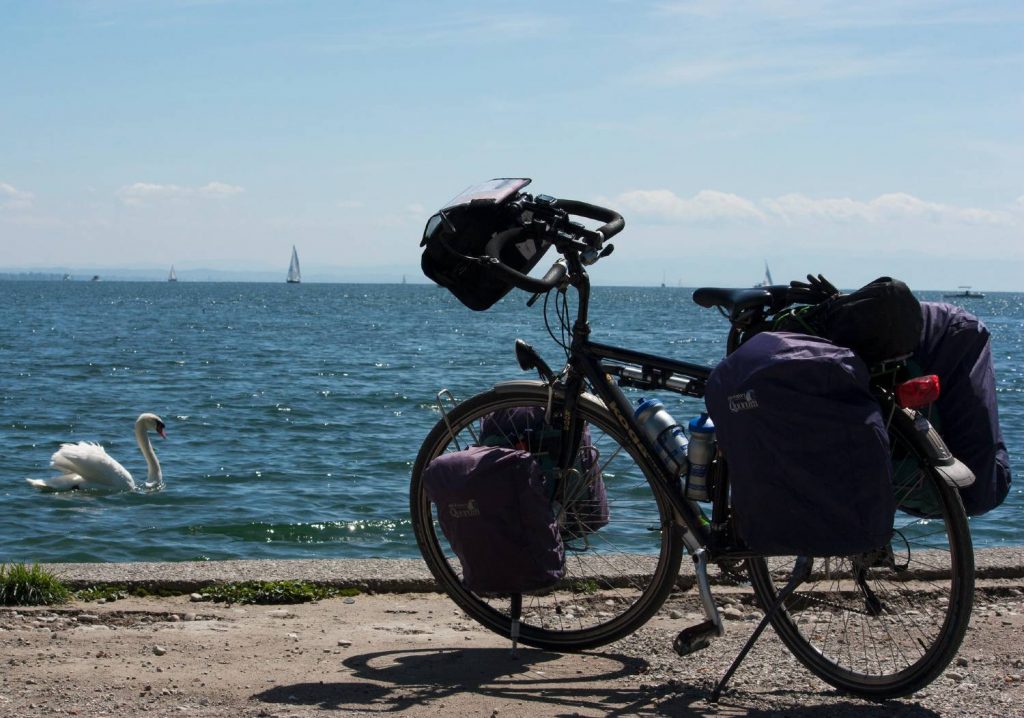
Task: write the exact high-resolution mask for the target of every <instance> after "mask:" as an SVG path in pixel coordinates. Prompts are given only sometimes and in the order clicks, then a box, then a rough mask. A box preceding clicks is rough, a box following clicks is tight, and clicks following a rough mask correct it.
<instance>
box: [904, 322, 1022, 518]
mask: <svg viewBox="0 0 1024 718" xmlns="http://www.w3.org/2000/svg"><path fill="white" fill-rule="evenodd" d="M921 311H922V315H923V317H924V330H923V332H922V334H921V345H920V346H919V347H918V349H917V352H916V353H915V354H914V357H913V364H915V365H916V368H917V369H918V370H919V371H920V373H923V374H937V375H938V377H939V382H940V383H941V386H942V391H941V393H940V395H939V399H938V401H937V402H936V403H935V406H934V408H935V410H936V411H933V412H931V413H930V419H931V421H932V423H933V424H934V425H935V428H936V429H937V430H938V431H939V434H940V435H941V436H942V438H943V439H944V440H945V442H946V445H947V446H948V447H949V450H950V451H951V452H952V453H953V455H954V456H956V457H957V458H958V459H960V460H961V461H963V462H964V463H965V464H967V466H968V467H969V468H970V469H971V471H972V472H974V476H975V482H974V483H973V484H972V485H971V486H967V487H964V488H961V489H960V497H961V498H962V499H963V502H964V509H966V511H967V513H968V515H970V516H978V515H979V514H983V513H985V512H986V511H991V510H992V509H994V508H995V507H996V506H999V504H1001V503H1002V502H1003V499H1005V498H1006V495H1007V493H1009V491H1010V459H1009V456H1008V455H1007V452H1006V444H1005V443H1003V435H1002V432H1001V431H1000V429H999V411H998V409H997V407H996V380H995V372H994V370H993V367H992V349H991V344H990V341H989V332H988V329H987V328H986V327H985V325H984V324H983V323H982V322H981V321H980V320H979V319H978V318H977V317H976V316H974V315H973V314H971V313H970V312H968V311H967V310H966V309H963V308H961V307H956V306H953V305H951V304H944V303H939V302H922V303H921Z"/></svg>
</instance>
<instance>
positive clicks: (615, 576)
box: [412, 393, 681, 649]
mask: <svg viewBox="0 0 1024 718" xmlns="http://www.w3.org/2000/svg"><path fill="white" fill-rule="evenodd" d="M546 398H547V395H546V393H539V394H536V395H532V394H531V395H528V396H522V395H520V396H514V397H501V396H493V397H491V398H490V399H488V400H484V401H477V402H476V403H473V404H471V403H470V402H472V401H473V400H468V401H467V402H466V403H465V404H464V405H463V406H462V407H460V410H458V411H455V412H452V413H451V415H449V418H448V419H449V422H450V423H451V428H450V430H444V431H436V434H435V433H432V435H431V438H433V441H432V442H431V441H430V439H429V438H428V443H427V444H425V446H424V449H423V451H422V452H421V456H420V458H419V459H418V460H417V467H420V466H421V465H422V466H425V465H426V463H428V460H429V459H430V458H432V457H434V456H437V455H439V454H440V453H441V452H443V451H448V450H453V449H455V448H456V447H461V448H464V447H465V446H466V445H470V444H473V443H476V438H477V437H475V436H474V435H473V433H472V432H471V431H470V428H471V427H472V428H473V429H474V430H475V429H476V427H477V426H478V424H479V419H480V417H481V416H483V415H485V414H487V413H489V412H491V411H494V410H496V409H499V408H507V407H511V406H522V405H524V404H528V405H531V406H538V405H544V403H545V401H546ZM595 404H596V400H592V399H591V400H588V401H587V402H585V404H584V405H583V406H581V413H580V415H581V417H582V418H583V419H584V420H586V421H587V424H588V428H589V431H590V435H591V440H592V442H593V446H594V447H595V449H596V450H597V453H598V457H599V458H598V462H597V466H599V467H600V471H601V476H602V479H603V481H604V484H605V487H606V490H607V493H608V504H609V521H608V524H607V525H606V526H604V527H602V528H601V529H599V530H597V531H594V532H592V533H590V534H587V535H582V536H575V537H569V536H566V535H564V534H563V539H564V540H565V546H566V552H565V553H566V575H565V578H564V579H563V580H562V581H561V582H560V583H559V584H558V586H557V587H556V588H555V589H554V590H551V591H548V592H545V593H541V594H537V595H526V596H523V608H522V617H521V622H522V623H521V627H520V637H521V640H522V641H523V642H525V643H530V644H533V645H539V646H542V647H545V646H553V647H559V648H562V649H574V648H575V649H579V648H585V647H592V646H596V645H601V644H603V643H607V642H608V641H611V640H615V638H617V637H619V636H620V635H623V634H625V633H628V632H629V631H631V630H633V629H634V628H635V627H636V626H637V625H639V624H640V623H642V622H643V621H644V620H646V619H647V618H648V617H649V616H650V615H651V614H652V613H653V612H654V611H656V610H657V608H658V607H659V606H660V604H661V602H662V601H663V600H664V597H665V595H666V594H667V592H668V590H669V589H670V588H671V585H672V584H673V583H674V580H675V576H676V574H677V573H678V568H679V558H680V553H681V551H680V545H679V539H678V536H677V533H676V532H675V530H674V529H673V528H672V526H671V522H670V521H669V518H668V517H669V516H670V514H669V512H668V510H667V508H666V507H665V506H664V505H662V503H661V502H660V501H659V500H658V499H657V497H656V496H655V494H654V491H653V490H652V488H651V486H650V484H649V483H648V481H647V478H646V476H645V474H644V471H643V469H642V468H641V466H640V465H639V464H638V463H637V460H636V459H635V458H634V457H633V456H632V455H631V454H630V453H629V452H628V451H627V450H626V449H625V448H624V447H623V446H622V445H621V443H620V438H619V432H618V431H617V429H616V427H615V425H613V424H612V420H611V417H610V416H609V415H608V414H607V413H606V412H603V411H602V410H600V407H596V406H595ZM452 435H454V437H455V439H456V440H453V439H452ZM414 473H415V472H414ZM413 491H414V495H413V496H412V500H413V513H414V524H415V525H416V530H417V534H418V536H417V538H418V540H419V542H420V547H421V550H422V551H423V554H424V558H425V559H426V560H427V563H428V565H429V566H430V567H431V570H432V571H433V572H434V575H435V577H436V578H438V580H439V581H440V582H441V583H442V585H443V586H444V587H445V589H446V590H447V591H448V593H449V594H450V595H451V596H452V598H453V599H454V600H455V601H456V602H457V603H458V604H459V605H460V606H461V607H462V608H464V609H465V610H467V612H468V613H469V614H470V615H471V617H473V618H474V619H476V620H478V621H479V622H481V623H483V624H484V625H486V626H487V627H488V628H491V629H492V630H495V631H497V632H499V633H503V634H506V635H507V633H508V631H509V626H510V618H509V615H510V604H511V601H510V599H509V598H508V597H504V596H497V597H494V596H480V595H477V594H475V593H473V592H471V591H468V590H466V589H465V587H463V586H462V584H461V566H460V565H459V562H458V558H457V557H456V556H455V555H454V552H453V551H452V550H451V548H450V546H449V545H448V542H447V540H446V539H445V537H444V535H443V532H442V531H441V529H440V526H439V524H438V522H437V516H436V507H435V506H433V505H432V504H431V503H430V502H429V500H428V499H427V498H426V495H425V492H424V491H422V489H421V488H418V487H417V481H416V476H414V486H413ZM417 514H418V515H419V516H420V517H426V516H428V515H429V516H430V517H431V520H430V521H425V520H422V519H419V520H418V519H417V518H416V515H417Z"/></svg>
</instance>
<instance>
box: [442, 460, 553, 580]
mask: <svg viewBox="0 0 1024 718" xmlns="http://www.w3.org/2000/svg"><path fill="white" fill-rule="evenodd" d="M423 482H424V486H425V488H426V492H427V496H428V497H429V498H430V500H431V501H432V502H434V504H436V505H437V514H438V521H439V523H440V524H441V531H442V532H443V533H444V535H445V537H446V538H447V539H448V542H449V543H450V544H451V547H452V549H453V550H454V551H455V554H456V555H457V556H458V557H459V562H460V563H461V564H462V582H463V584H464V585H465V586H466V588H468V589H469V590H471V591H474V592H476V593H479V594H513V593H528V592H532V591H542V590H544V589H548V588H550V587H552V586H554V585H555V584H556V583H557V582H558V580H559V579H561V578H562V576H563V575H564V574H565V547H564V544H563V543H562V537H561V533H560V532H559V529H558V521H557V519H556V517H555V514H554V511H553V510H552V508H551V501H550V499H549V498H548V495H547V491H546V487H545V485H544V474H543V472H542V471H541V468H540V465H539V464H538V463H537V461H536V459H534V458H533V456H532V455H530V454H529V453H528V452H525V451H520V450H518V449H506V448H502V447H494V446H476V447H470V448H468V449H464V450H463V451H456V452H452V453H447V454H443V455H441V456H439V457H437V458H436V459H434V460H433V461H431V462H430V464H429V465H428V466H427V468H426V469H424V471H423Z"/></svg>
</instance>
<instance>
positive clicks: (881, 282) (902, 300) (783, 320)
mask: <svg viewBox="0 0 1024 718" xmlns="http://www.w3.org/2000/svg"><path fill="white" fill-rule="evenodd" d="M921 327H922V320H921V305H920V303H919V302H918V301H917V298H916V297H915V296H914V293H913V292H911V291H910V288H909V287H908V286H907V285H906V284H904V283H903V282H901V281H900V280H898V279H892V278H891V277H879V278H878V279H876V280H875V281H873V282H870V283H869V284H866V285H864V286H863V287H861V288H860V289H857V290H855V291H853V292H850V293H849V294H839V295H837V296H834V297H831V298H829V299H826V300H825V301H823V302H820V303H818V304H815V305H812V306H809V307H801V308H799V309H797V310H795V311H793V312H788V313H784V314H783V315H781V316H780V318H779V321H778V322H776V325H775V329H776V330H782V331H795V332H800V333H808V334H816V335H819V336H823V337H826V338H828V339H830V340H831V341H833V342H834V343H836V344H838V345H839V346H844V347H849V348H850V349H853V350H854V351H855V352H857V354H859V355H860V357H861V358H862V359H863V360H864V361H866V362H867V363H868V364H876V363H878V362H881V361H884V360H886V359H895V358H897V357H905V356H908V355H910V354H912V353H913V352H914V350H915V349H917V345H918V343H919V342H920V339H921Z"/></svg>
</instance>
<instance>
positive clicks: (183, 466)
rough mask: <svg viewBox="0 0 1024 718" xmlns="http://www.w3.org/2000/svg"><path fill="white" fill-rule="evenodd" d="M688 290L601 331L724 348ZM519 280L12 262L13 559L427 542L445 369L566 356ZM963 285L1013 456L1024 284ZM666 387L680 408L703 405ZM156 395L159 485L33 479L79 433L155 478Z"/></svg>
mask: <svg viewBox="0 0 1024 718" xmlns="http://www.w3.org/2000/svg"><path fill="white" fill-rule="evenodd" d="M690 293H691V292H690V290H686V289H681V288H680V289H677V288H668V289H661V288H610V287H598V288H596V289H595V294H594V306H593V309H592V317H591V318H592V325H593V328H594V336H595V338H596V339H597V340H598V341H605V342H611V343H619V344H623V345H626V346H632V347H635V348H638V349H642V350H646V351H650V352H654V353H660V354H665V355H668V356H673V357H679V358H687V359H691V360H695V361H699V362H704V363H707V364H712V363H714V362H715V361H717V360H719V359H720V358H721V357H722V355H723V353H724V338H725V329H726V322H725V320H724V319H722V318H721V317H720V316H719V315H718V314H717V312H714V311H709V310H704V309H700V308H698V307H697V306H696V305H694V304H693V303H692V302H691V300H690ZM920 296H921V298H922V299H937V298H939V297H940V296H941V295H937V294H929V293H921V294H920ZM525 298H526V297H525V295H523V294H521V293H513V294H511V295H509V296H508V297H506V298H505V299H504V300H503V301H502V302H500V303H499V304H498V305H497V306H496V307H494V308H493V309H491V310H490V311H488V312H483V313H475V312H471V311H470V310H468V309H465V308H464V307H463V306H462V305H461V304H459V303H458V302H457V301H456V300H454V299H453V298H452V297H451V296H450V295H449V294H448V293H447V292H446V291H444V290H441V289H438V288H436V287H434V286H427V285H351V284H333V285H331V284H302V285H285V284H284V283H281V284H223V283H184V282H179V283H176V284H170V283H143V282H94V283H87V282H31V281H24V282H21V281H2V282H0V497H2V502H3V511H2V512H0V562H10V561H28V562H30V561H40V562H53V561H71V562H78V561H178V560H190V559H239V558H245V559H258V558H366V557H403V558H408V557H417V556H418V555H419V554H418V551H417V548H416V544H415V540H414V538H413V536H412V532H411V529H410V525H409V520H408V508H407V505H408V498H407V496H408V479H409V472H410V469H411V465H412V462H413V459H414V458H415V455H416V452H417V450H418V448H419V444H420V441H421V440H422V438H423V437H424V435H425V434H426V432H427V430H428V429H429V427H430V426H431V425H433V423H434V422H435V421H436V420H437V414H436V412H435V410H434V409H433V403H434V396H435V394H436V393H437V391H438V390H439V389H441V388H448V389H451V390H452V391H453V392H454V393H455V394H456V395H457V396H459V397H465V396H468V395H470V394H473V393H476V392H478V391H481V390H483V389H485V388H486V387H487V386H489V385H490V384H491V383H493V382H495V381H498V380H501V379H507V378H515V377H519V376H525V375H523V374H522V372H520V370H519V368H518V366H517V365H516V362H515V358H514V355H513V352H512V348H513V342H514V340H515V338H516V337H522V338H524V339H526V340H527V341H529V342H531V343H532V344H534V346H536V347H537V348H538V349H540V350H541V352H542V354H543V355H544V356H545V357H546V358H547V359H548V362H549V363H550V364H552V365H553V366H557V365H559V364H560V362H559V354H558V352H559V350H558V349H557V348H556V347H555V346H554V344H553V343H552V342H551V340H550V339H549V338H548V337H547V333H546V331H545V329H544V321H543V315H542V311H541V304H542V303H538V305H537V306H535V307H533V308H531V309H528V308H527V307H526V306H525ZM965 301H968V302H970V304H969V305H967V306H968V307H969V308H970V309H971V311H973V312H975V313H976V314H978V315H979V316H980V317H981V318H982V319H983V320H984V321H985V322H986V324H987V325H988V326H989V328H990V330H991V331H992V335H993V348H994V352H993V353H994V355H995V360H996V370H997V378H998V381H999V400H1000V415H1001V422H1002V428H1003V433H1004V435H1005V439H1006V443H1007V445H1008V447H1009V449H1010V458H1011V462H1012V464H1013V466H1015V467H1016V466H1019V465H1020V459H1021V456H1022V454H1021V449H1022V446H1024V346H1022V345H1024V295H1020V294H989V295H988V296H987V297H986V298H985V299H972V300H965ZM660 398H662V399H663V400H666V403H667V404H668V406H669V408H670V410H672V411H673V413H674V414H676V416H677V418H678V417H680V416H686V415H688V414H689V413H690V412H696V411H697V410H698V407H697V406H696V404H692V402H693V400H689V401H690V402H691V405H690V406H683V407H680V406H679V403H680V402H679V400H677V399H676V398H675V397H674V396H672V395H669V396H667V397H660ZM143 411H152V412H155V413H157V414H160V415H161V416H162V417H163V419H164V420H165V421H166V423H167V435H168V436H167V439H166V440H160V439H156V440H155V446H156V450H157V453H158V454H159V457H160V461H161V464H162V465H163V469H164V477H165V481H166V486H165V488H164V490H163V491H160V492H157V493H151V494H141V493H140V494H132V493H123V494H115V495H95V494H92V495H90V494H86V493H79V492H73V493H68V494H52V493H40V492H38V491H36V490H35V489H32V488H31V487H30V486H29V485H28V484H26V483H25V480H24V479H25V478H26V477H36V478H43V477H45V476H48V475H50V474H51V469H50V468H49V466H48V464H49V459H50V455H51V454H52V453H53V452H54V451H55V450H56V449H57V448H58V447H59V445H60V444H61V443H62V442H65V441H82V440H87V441H100V442H101V443H103V445H104V446H105V447H106V449H107V451H108V452H110V454H111V455H112V456H114V457H115V458H117V459H118V460H119V461H120V462H121V463H122V464H124V465H125V466H126V467H127V468H128V469H129V470H130V471H131V472H132V473H133V474H134V475H135V477H136V479H137V480H138V479H140V478H144V477H145V463H144V461H143V459H142V457H141V455H140V454H139V453H138V449H137V447H136V445H135V441H134V437H133V434H132V427H133V422H134V420H135V417H136V416H137V415H138V414H140V413H141V412H143ZM677 411H678V412H679V413H677ZM1022 509H1024V494H1022V491H1021V488H1020V482H1019V480H1018V481H1017V483H1016V484H1015V485H1014V486H1013V487H1012V489H1011V495H1010V497H1009V499H1008V500H1007V502H1006V503H1005V504H1003V506H1001V507H1000V508H999V509H997V510H996V511H993V512H991V513H989V514H987V515H986V516H984V517H980V518H977V519H973V520H972V530H973V533H974V537H975V542H976V544H977V545H979V546H998V545H1021V544H1024V525H1022V522H1021V520H1020V517H1021V515H1022V514H1021V510H1022Z"/></svg>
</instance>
